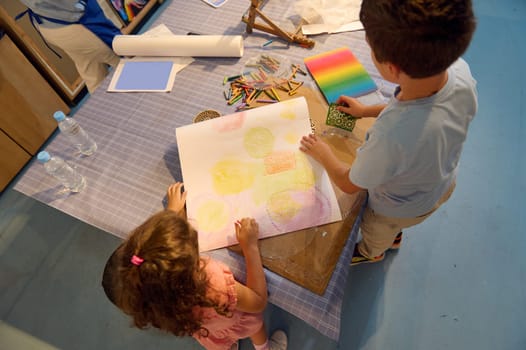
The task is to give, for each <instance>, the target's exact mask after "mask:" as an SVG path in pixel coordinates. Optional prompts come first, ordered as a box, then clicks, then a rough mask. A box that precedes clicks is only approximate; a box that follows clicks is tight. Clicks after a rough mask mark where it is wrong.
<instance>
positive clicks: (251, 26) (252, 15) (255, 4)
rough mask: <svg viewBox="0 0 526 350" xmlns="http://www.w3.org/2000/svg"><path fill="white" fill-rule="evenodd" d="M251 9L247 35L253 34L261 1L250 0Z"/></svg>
mask: <svg viewBox="0 0 526 350" xmlns="http://www.w3.org/2000/svg"><path fill="white" fill-rule="evenodd" d="M250 1H251V4H250V8H249V9H248V20H247V33H248V34H251V33H252V30H253V29H254V23H255V22H256V10H257V9H258V6H259V0H250Z"/></svg>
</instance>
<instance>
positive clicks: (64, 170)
mask: <svg viewBox="0 0 526 350" xmlns="http://www.w3.org/2000/svg"><path fill="white" fill-rule="evenodd" d="M37 159H38V161H39V162H41V163H42V164H44V168H45V169H46V172H47V173H48V174H49V175H51V176H53V177H54V178H56V179H57V180H58V181H60V182H61V183H62V184H63V185H64V187H66V188H67V189H68V190H70V191H71V192H80V191H82V190H83V189H84V188H85V187H86V179H85V178H84V176H82V175H80V174H79V173H78V172H77V171H76V170H75V169H73V168H72V167H70V166H69V165H68V163H66V162H65V161H64V159H62V158H60V157H57V156H53V157H52V156H51V155H50V154H49V153H48V152H46V151H42V152H40V153H38V155H37Z"/></svg>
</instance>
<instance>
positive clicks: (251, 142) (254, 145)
mask: <svg viewBox="0 0 526 350" xmlns="http://www.w3.org/2000/svg"><path fill="white" fill-rule="evenodd" d="M274 140H275V137H274V134H272V132H271V131H270V130H269V129H267V128H262V127H255V128H251V129H249V130H248V131H247V132H246V133H245V137H244V139H243V145H244V146H245V150H246V151H247V153H248V154H249V155H250V156H251V157H253V158H263V157H266V156H267V155H268V154H269V153H270V152H272V149H273V148H274Z"/></svg>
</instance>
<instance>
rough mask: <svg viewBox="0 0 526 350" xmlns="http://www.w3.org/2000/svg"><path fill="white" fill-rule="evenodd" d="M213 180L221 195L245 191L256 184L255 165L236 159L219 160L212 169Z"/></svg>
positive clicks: (216, 189)
mask: <svg viewBox="0 0 526 350" xmlns="http://www.w3.org/2000/svg"><path fill="white" fill-rule="evenodd" d="M211 175H212V182H213V185H214V189H215V191H216V193H218V194H220V195H227V194H236V193H240V192H243V191H244V190H246V189H248V188H250V187H251V186H252V185H253V184H254V179H255V177H256V169H255V167H254V166H253V165H252V164H250V163H246V162H242V161H239V160H236V159H225V160H222V161H219V162H217V163H216V164H215V165H214V167H213V168H212V170H211Z"/></svg>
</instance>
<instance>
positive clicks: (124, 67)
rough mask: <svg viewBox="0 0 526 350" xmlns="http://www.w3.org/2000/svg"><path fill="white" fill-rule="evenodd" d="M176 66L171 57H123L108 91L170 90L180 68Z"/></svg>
mask: <svg viewBox="0 0 526 350" xmlns="http://www.w3.org/2000/svg"><path fill="white" fill-rule="evenodd" d="M176 66H177V65H176V63H175V62H174V61H172V60H170V59H164V60H163V59H162V58H161V59H154V58H151V59H148V58H140V59H121V60H120V62H119V64H118V65H117V67H116V68H115V72H114V73H113V77H112V79H111V82H110V85H109V87H108V90H107V91H109V92H169V91H171V90H172V87H173V85H174V80H175V75H176V73H177V72H178V70H180V69H176ZM185 66H186V65H185Z"/></svg>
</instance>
